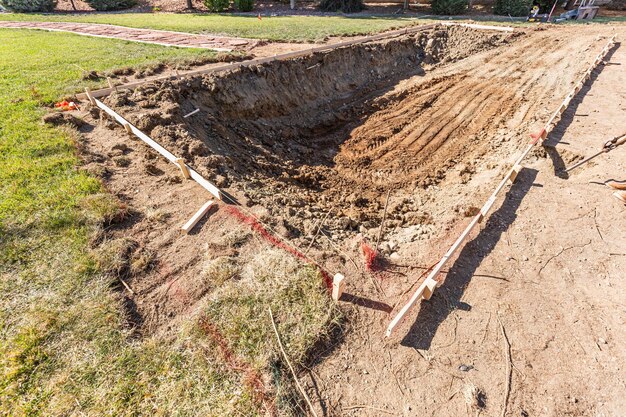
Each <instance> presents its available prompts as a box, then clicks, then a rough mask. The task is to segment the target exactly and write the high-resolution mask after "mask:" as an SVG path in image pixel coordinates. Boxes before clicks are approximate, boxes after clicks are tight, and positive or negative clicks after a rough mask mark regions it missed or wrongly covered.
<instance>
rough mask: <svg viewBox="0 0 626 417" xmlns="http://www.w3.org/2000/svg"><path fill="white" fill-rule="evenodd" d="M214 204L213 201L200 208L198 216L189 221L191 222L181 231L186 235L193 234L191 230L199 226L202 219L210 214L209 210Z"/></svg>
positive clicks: (195, 215)
mask: <svg viewBox="0 0 626 417" xmlns="http://www.w3.org/2000/svg"><path fill="white" fill-rule="evenodd" d="M214 203H215V202H214V201H213V200H209V201H207V202H206V203H205V204H204V205H203V206H202V207H200V210H198V211H197V212H196V214H194V215H193V217H192V218H191V219H189V221H188V222H187V223H185V224H184V225H183V227H181V230H182V231H183V232H185V233H186V234H187V233H189V232H191V229H193V227H194V226H195V225H196V224H198V222H199V221H200V219H201V218H203V217H204V216H205V215H206V214H207V213H208V212H209V209H210V208H211V207H212V206H213V204H214Z"/></svg>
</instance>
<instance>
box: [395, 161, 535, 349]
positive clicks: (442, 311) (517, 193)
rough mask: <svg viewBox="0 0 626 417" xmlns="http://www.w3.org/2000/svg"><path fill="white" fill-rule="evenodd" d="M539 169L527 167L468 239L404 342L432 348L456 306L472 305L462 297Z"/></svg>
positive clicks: (420, 308) (416, 346) (404, 344)
mask: <svg viewBox="0 0 626 417" xmlns="http://www.w3.org/2000/svg"><path fill="white" fill-rule="evenodd" d="M537 172H538V171H537V170H534V169H529V168H525V169H523V170H522V171H521V172H520V174H519V175H518V177H517V179H516V182H515V183H514V184H513V186H512V187H511V188H510V189H509V191H508V192H507V193H506V196H505V199H504V202H503V203H502V206H501V207H500V208H499V209H498V210H496V211H495V212H493V214H492V215H491V216H489V219H488V220H487V223H486V224H485V226H484V228H483V229H482V230H481V231H480V233H479V234H478V236H476V237H475V238H474V239H472V240H471V241H470V242H468V243H467V244H466V245H465V247H463V249H462V250H461V253H460V254H459V256H458V258H457V259H456V261H455V262H454V264H453V265H452V267H450V269H449V272H448V274H447V277H446V280H445V282H444V284H443V285H442V286H441V288H439V289H438V290H437V291H435V293H434V294H433V296H432V298H431V299H430V300H429V301H422V302H421V303H420V307H419V312H418V315H417V318H416V320H415V322H414V323H413V325H412V326H411V329H410V330H409V332H408V333H407V335H406V336H405V337H404V338H403V339H402V341H401V345H402V346H407V347H412V348H415V349H421V350H426V349H429V348H430V346H431V343H432V340H433V337H434V336H435V333H436V332H437V329H438V328H439V325H440V324H441V323H443V321H444V320H445V319H446V318H447V317H448V315H449V314H450V313H451V312H453V311H454V310H457V309H459V310H465V311H467V310H469V309H471V306H469V305H467V304H466V303H463V302H461V297H462V296H463V293H464V292H465V289H466V288H467V286H468V285H469V282H470V280H471V279H472V277H473V276H474V273H475V272H476V270H477V269H478V267H479V266H480V264H481V262H482V261H483V259H485V258H486V257H487V256H488V255H489V254H490V253H491V251H493V249H494V248H495V247H496V244H497V243H498V242H499V241H500V237H501V236H502V233H503V232H505V231H506V230H507V229H508V228H509V226H510V225H511V224H512V223H513V222H514V221H515V219H516V218H517V214H516V212H517V209H518V208H519V206H520V205H521V203H522V200H523V199H524V196H525V195H526V194H527V193H528V191H529V190H530V188H531V187H532V186H533V182H534V181H535V178H536V177H537Z"/></svg>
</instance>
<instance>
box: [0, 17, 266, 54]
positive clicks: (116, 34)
mask: <svg viewBox="0 0 626 417" xmlns="http://www.w3.org/2000/svg"><path fill="white" fill-rule="evenodd" d="M0 28H21V29H42V30H50V31H60V32H71V33H76V34H79V35H85V36H96V37H101V38H112V39H123V40H126V41H132V42H142V43H153V44H157V45H164V46H177V47H180V48H206V49H213V50H217V51H232V50H234V49H238V50H246V49H250V48H252V47H254V46H255V45H256V44H257V43H258V41H257V40H255V39H241V38H230V37H227V36H212V35H198V34H192V33H182V32H170V31H165V30H154V29H135V28H128V27H124V26H114V25H101V24H93V23H70V22H4V21H3V22H0Z"/></svg>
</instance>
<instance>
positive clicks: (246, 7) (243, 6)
mask: <svg viewBox="0 0 626 417" xmlns="http://www.w3.org/2000/svg"><path fill="white" fill-rule="evenodd" d="M235 8H237V10H239V11H240V12H249V11H251V10H252V9H254V0H235Z"/></svg>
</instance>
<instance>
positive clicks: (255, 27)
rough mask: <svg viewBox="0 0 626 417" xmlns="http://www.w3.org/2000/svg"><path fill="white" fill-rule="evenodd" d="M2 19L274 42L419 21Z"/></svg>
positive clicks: (133, 16) (142, 16) (162, 16)
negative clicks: (119, 27) (116, 26)
mask: <svg viewBox="0 0 626 417" xmlns="http://www.w3.org/2000/svg"><path fill="white" fill-rule="evenodd" d="M0 20H20V21H21V20H35V21H55V22H57V21H59V22H60V21H67V22H88V23H108V24H113V25H121V26H129V27H136V28H149V29H163V30H174V31H178V32H190V33H201V32H204V33H213V34H223V35H229V36H240V37H245V38H257V39H268V40H273V41H318V40H322V39H324V38H325V37H327V36H340V35H359V34H368V33H375V32H380V31H383V30H388V29H393V28H399V27H402V26H406V25H410V24H414V23H415V22H416V20H415V19H409V18H402V17H355V18H346V17H341V16H328V17H325V16H279V17H269V16H268V17H263V18H262V20H259V19H258V18H257V17H256V16H232V15H215V14H168V13H154V14H153V13H130V14H88V15H37V14H0Z"/></svg>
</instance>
